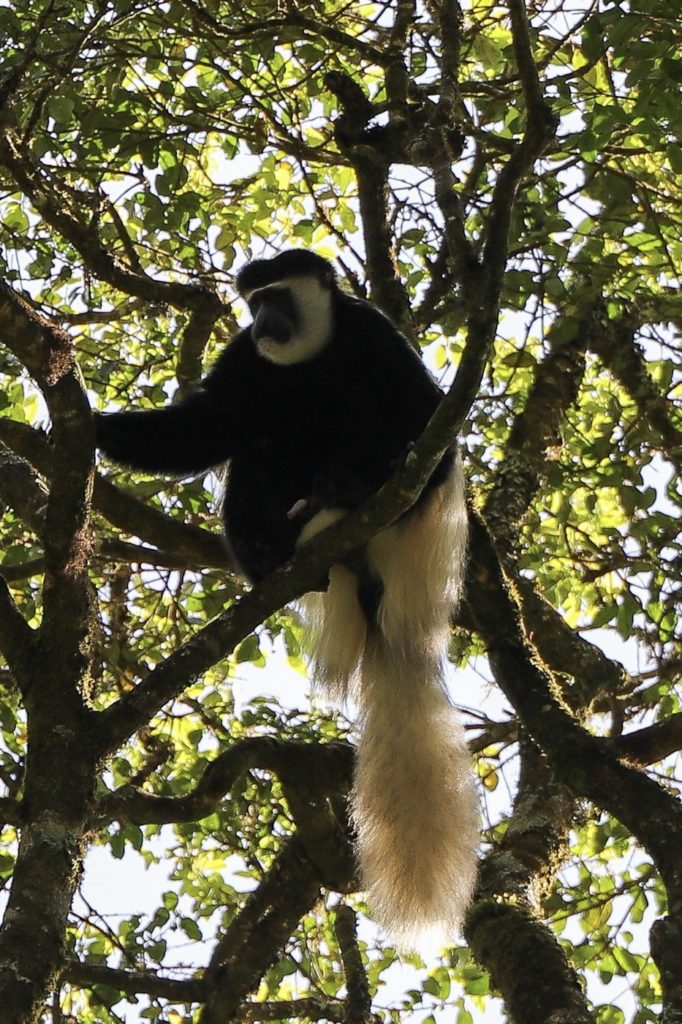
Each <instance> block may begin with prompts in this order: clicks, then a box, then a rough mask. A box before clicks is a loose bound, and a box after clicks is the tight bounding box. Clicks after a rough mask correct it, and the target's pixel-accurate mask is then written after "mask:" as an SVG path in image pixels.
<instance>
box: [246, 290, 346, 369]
mask: <svg viewBox="0 0 682 1024" xmlns="http://www.w3.org/2000/svg"><path fill="white" fill-rule="evenodd" d="M266 287H268V288H288V289H289V291H290V292H291V295H292V297H293V299H294V301H295V303H296V308H297V310H298V316H299V327H298V330H297V332H296V334H294V336H293V337H292V338H290V339H289V341H287V342H281V341H277V340H276V339H275V338H259V339H258V341H257V342H256V348H257V349H258V352H259V353H260V355H262V356H263V358H264V359H267V360H269V362H271V363H277V364H278V365H279V366H294V365H295V364H296V363H305V362H307V361H308V360H309V359H313V358H314V357H315V356H317V355H319V353H320V352H321V351H322V349H323V348H325V346H326V345H327V343H328V341H329V340H330V337H331V333H332V326H333V325H332V293H331V292H330V290H329V288H325V286H324V285H323V284H321V283H320V282H319V281H318V280H317V278H315V277H287V278H284V279H283V280H281V281H273V282H271V283H270V284H268V285H267V286H266ZM260 290H261V289H259V288H255V289H254V290H253V291H252V292H248V293H247V294H246V295H245V296H244V298H245V299H246V301H247V302H249V301H250V300H251V298H252V297H253V296H254V295H255V294H256V293H257V292H258V291H260Z"/></svg>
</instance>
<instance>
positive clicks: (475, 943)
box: [465, 740, 594, 1024]
mask: <svg viewBox="0 0 682 1024" xmlns="http://www.w3.org/2000/svg"><path fill="white" fill-rule="evenodd" d="M520 753H521V776H520V780H519V788H518V791H517V794H516V799H515V801H514V809H513V812H512V814H511V816H510V817H509V819H508V824H507V830H506V832H505V833H504V836H503V838H502V840H501V841H500V842H499V844H497V846H496V847H495V848H494V849H493V851H492V852H491V853H490V854H489V855H488V856H487V857H486V858H485V860H484V861H483V863H482V864H481V868H480V872H479V884H478V889H477V895H476V902H475V904H474V906H473V908H472V909H471V911H470V912H469V914H468V915H467V920H466V928H465V934H466V938H467V941H468V942H469V944H470V945H471V948H472V951H473V953H474V955H475V956H476V958H477V960H478V961H479V962H480V963H481V964H483V965H484V966H485V967H486V968H487V969H488V970H489V971H490V975H491V980H492V982H493V984H494V985H495V987H496V988H497V989H498V990H499V991H500V993H501V995H502V998H503V999H504V1002H505V1006H506V1007H507V1008H508V1009H509V1012H510V1015H511V1017H512V1019H513V1020H514V1022H515V1024H546V1022H547V1021H551V1020H557V1021H558V1020H566V1021H569V1020H570V1021H571V1024H594V1017H593V1016H592V1014H591V1013H590V1012H589V1010H588V1008H587V1004H586V1000H585V996H584V994H583V991H582V988H581V985H580V983H579V981H578V977H577V975H576V973H575V971H574V970H573V968H572V967H571V965H570V964H569V963H568V960H567V958H566V954H565V953H564V950H563V949H562V948H561V946H560V945H559V943H558V942H557V940H556V938H555V937H554V935H553V934H552V932H551V931H550V930H549V929H548V928H547V927H546V926H545V925H544V924H543V923H542V922H541V921H540V920H539V919H538V918H537V916H536V913H535V912H534V910H533V907H532V903H531V899H530V895H529V890H530V889H531V888H532V889H533V890H534V894H535V896H536V901H537V896H538V895H541V892H542V888H543V884H544V883H546V882H550V880H551V878H552V877H553V873H554V870H555V868H556V863H557V861H558V860H559V859H560V858H561V857H562V856H563V855H564V853H565V844H566V840H567V836H568V832H569V829H570V827H571V824H572V821H573V814H574V810H575V801H574V799H573V798H572V796H571V794H570V792H569V791H568V790H567V789H566V787H565V786H563V785H561V784H559V783H557V782H556V781H555V780H554V778H553V776H552V773H551V771H550V769H549V766H548V764H547V762H546V761H545V759H544V757H543V755H542V754H541V753H540V751H539V750H538V749H537V748H536V747H534V746H533V745H532V744H531V743H529V742H528V741H527V740H523V741H522V742H521V744H520Z"/></svg>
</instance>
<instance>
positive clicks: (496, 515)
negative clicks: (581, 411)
mask: <svg viewBox="0 0 682 1024" xmlns="http://www.w3.org/2000/svg"><path fill="white" fill-rule="evenodd" d="M575 305H576V308H578V309H580V308H582V309H584V308H585V303H584V302H579V301H576V303H575ZM603 319H604V318H603V313H602V309H601V305H600V303H599V301H598V300H597V302H596V303H594V302H593V303H592V304H591V305H589V306H588V308H587V309H586V310H585V312H584V314H583V316H581V317H580V318H579V319H577V320H575V321H574V322H571V324H570V326H571V330H570V331H569V332H567V331H566V325H565V324H564V322H563V320H561V319H559V320H558V321H557V322H556V323H555V324H554V325H553V327H552V330H551V331H550V332H549V335H548V341H549V353H548V355H547V357H546V358H545V359H544V360H543V361H542V362H541V363H540V364H539V365H538V367H537V370H536V372H535V377H534V380H533V384H532V386H531V389H530V392H529V394H528V398H527V400H526V404H525V406H524V408H523V410H522V411H521V412H520V413H519V414H518V415H517V416H516V417H515V418H514V421H513V423H512V427H511V430H510V432H509V438H508V440H507V443H506V445H505V454H504V460H503V461H502V463H501V464H500V466H499V468H498V470H497V472H496V474H495V479H494V484H493V487H492V490H491V491H490V493H489V495H488V498H487V500H486V503H485V513H484V514H485V520H486V522H487V523H488V526H489V528H490V529H491V530H492V531H493V533H494V535H495V544H496V546H497V547H498V549H501V550H502V551H504V553H505V555H506V556H508V555H513V554H514V552H515V550H516V547H517V542H518V530H519V525H520V523H521V521H522V519H523V516H524V515H525V513H526V511H527V510H528V507H529V505H530V503H531V501H532V500H533V498H534V497H535V494H536V493H537V489H538V487H539V486H540V483H541V481H542V478H543V475H544V472H545V469H546V465H547V456H548V452H549V450H550V449H552V448H555V447H556V446H557V444H559V443H560V427H561V423H562V421H563V419H564V417H565V415H566V413H567V411H568V410H569V409H570V407H571V406H572V405H573V403H574V402H575V400H576V398H577V396H578V391H579V389H580V385H581V382H582V379H583V374H584V372H585V349H586V347H587V344H588V342H589V339H590V338H591V337H593V336H594V335H596V334H598V333H599V331H600V330H601V328H602V323H603Z"/></svg>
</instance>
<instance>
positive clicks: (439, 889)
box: [304, 465, 478, 949]
mask: <svg viewBox="0 0 682 1024" xmlns="http://www.w3.org/2000/svg"><path fill="white" fill-rule="evenodd" d="M334 517H335V513H334V511H333V510H326V512H325V513H322V514H321V518H320V520H319V521H318V522H315V521H313V523H312V524H309V526H310V527H312V529H310V528H309V529H308V531H307V532H306V538H305V539H308V538H309V537H310V536H311V535H312V534H313V533H314V532H317V531H318V530H319V529H321V528H323V526H324V525H327V524H328V522H329V521H330V520H331V519H332V518H334ZM337 517H338V514H337ZM465 545H466V511H465V507H464V498H463V482H462V478H461V471H460V469H459V466H458V465H456V466H455V468H454V469H453V471H452V473H451V474H450V476H449V477H448V479H447V481H446V482H445V483H444V484H443V485H441V486H440V487H437V488H434V489H433V491H432V492H431V493H430V494H429V495H428V496H427V498H426V499H425V500H423V501H422V502H421V503H420V505H419V506H418V508H417V509H416V510H413V511H411V512H410V513H409V514H408V515H406V516H404V517H403V518H402V519H401V520H400V521H399V522H398V523H396V524H394V525H393V526H390V527H388V528H387V529H385V530H383V531H382V532H381V533H380V534H378V535H377V536H376V537H375V538H374V539H373V540H372V541H371V542H370V543H369V545H368V548H367V562H368V567H369V570H370V572H371V574H372V576H373V577H375V578H376V579H379V580H381V583H382V587H383V594H382V598H381V602H380V604H379V608H378V612H377V615H376V621H375V622H372V623H370V624H368V623H367V621H366V618H365V615H364V614H363V611H362V608H361V607H360V603H359V601H358V596H357V578H356V576H355V575H354V573H353V572H352V571H351V570H350V569H348V568H346V567H344V566H334V567H333V568H332V571H331V573H330V585H329V589H328V590H327V592H326V593H324V594H313V595H309V596H308V597H307V598H306V599H305V600H304V607H305V609H306V612H307V614H308V617H309V619H310V621H311V630H312V634H313V645H314V650H315V656H314V665H315V670H316V677H317V678H318V680H319V681H320V682H321V683H322V685H323V686H325V687H326V689H327V690H328V692H329V693H330V695H332V696H334V697H336V698H344V697H346V696H349V697H351V698H352V699H353V700H354V701H355V702H356V703H357V705H358V709H359V715H360V728H361V734H360V742H359V746H358V754H357V762H356V772H355V783H354V788H353V794H352V797H351V809H352V816H353V821H354V823H355V826H356V829H357V834H358V839H357V853H358V859H359V863H360V870H361V875H362V881H363V886H364V888H365V889H366V890H367V893H368V898H369V901H370V906H371V908H372V911H373V913H374V915H375V917H376V919H377V921H378V922H379V923H380V924H381V925H382V926H383V927H384V928H385V929H386V930H387V932H388V933H389V934H390V936H391V938H392V939H393V940H394V941H395V942H396V943H397V944H398V945H399V946H400V947H401V948H403V949H414V948H419V947H420V946H421V945H422V943H423V942H424V940H427V939H440V940H445V939H447V938H449V937H452V936H453V933H455V932H456V931H457V930H458V928H459V927H460V925H461V922H462V917H463V915H464V912H465V910H466V908H467V906H468V903H469V901H470V899H471V895H472V892H473V887H474V883H475V879H476V866H477V846H478V814H477V802H476V796H475V790H474V785H473V779H472V774H471V766H470V758H469V752H468V749H467V745H466V741H465V738H464V732H463V729H462V726H461V724H460V723H459V721H458V718H457V714H456V712H455V710H454V708H453V706H452V704H451V703H450V700H449V698H448V695H447V692H446V687H445V680H444V668H445V662H446V657H447V648H448V638H449V626H450V616H451V614H452V610H453V608H454V607H455V605H456V602H457V599H458V596H459V591H460V588H461V578H462V571H463V564H464V549H465Z"/></svg>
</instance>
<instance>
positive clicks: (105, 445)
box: [95, 390, 230, 476]
mask: <svg viewBox="0 0 682 1024" xmlns="http://www.w3.org/2000/svg"><path fill="white" fill-rule="evenodd" d="M95 423H96V428H97V447H98V448H99V449H100V450H101V451H102V452H103V453H104V454H105V455H106V456H107V457H108V458H110V459H112V460H113V461H114V462H118V463H121V464H122V465H124V466H129V467H130V468H131V469H140V470H144V471H147V472H149V473H169V474H176V475H178V476H183V475H186V474H190V473H198V472H200V471H201V470H206V469H210V468H211V467H212V466H217V465H219V464H220V463H222V462H225V461H226V460H227V459H228V458H229V455H230V444H229V440H228V434H229V433H230V431H229V430H228V429H227V423H226V421H225V417H224V416H222V415H221V410H220V408H219V407H218V406H217V404H216V403H215V401H212V399H211V396H210V395H208V394H207V393H206V392H205V391H203V390H200V391H198V392H197V393H195V394H194V395H191V396H190V397H189V398H187V399H186V400H185V401H183V402H181V403H179V404H178V405H169V406H167V407H166V408H165V409H155V410H151V411H148V412H147V411H145V412H140V411H130V412H115V413H95Z"/></svg>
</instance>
